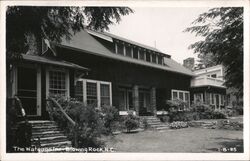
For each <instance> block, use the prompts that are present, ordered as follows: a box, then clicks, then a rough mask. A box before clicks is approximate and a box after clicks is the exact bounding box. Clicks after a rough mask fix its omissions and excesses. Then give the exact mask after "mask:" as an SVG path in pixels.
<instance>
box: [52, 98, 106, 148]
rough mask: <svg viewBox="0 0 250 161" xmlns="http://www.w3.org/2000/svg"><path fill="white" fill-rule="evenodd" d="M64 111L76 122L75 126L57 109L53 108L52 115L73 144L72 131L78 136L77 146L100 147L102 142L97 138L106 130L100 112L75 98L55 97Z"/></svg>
mask: <svg viewBox="0 0 250 161" xmlns="http://www.w3.org/2000/svg"><path fill="white" fill-rule="evenodd" d="M56 99H57V101H58V102H59V104H60V105H61V106H62V108H63V109H64V110H65V112H66V113H67V114H68V115H69V116H70V117H71V118H72V119H73V120H74V121H75V122H76V124H77V127H76V128H75V127H74V126H72V124H70V123H69V122H68V121H67V120H66V118H65V117H63V116H62V115H61V113H59V112H58V111H57V110H54V112H53V113H52V117H53V118H54V120H55V121H56V122H57V123H58V125H59V126H60V127H61V128H62V129H64V131H65V132H66V134H67V135H68V137H69V139H70V140H71V141H72V143H73V146H74V147H76V145H75V144H74V134H75V133H74V132H76V136H77V138H78V142H77V143H78V147H101V146H103V145H104V142H103V141H101V140H100V139H99V138H100V137H101V135H102V134H103V133H105V132H106V129H105V126H104V121H103V119H102V115H101V113H100V112H99V111H98V110H96V109H95V108H94V107H93V106H84V105H83V104H82V103H81V102H78V101H76V100H75V99H70V98H64V97H59V98H58V97H57V98H56Z"/></svg>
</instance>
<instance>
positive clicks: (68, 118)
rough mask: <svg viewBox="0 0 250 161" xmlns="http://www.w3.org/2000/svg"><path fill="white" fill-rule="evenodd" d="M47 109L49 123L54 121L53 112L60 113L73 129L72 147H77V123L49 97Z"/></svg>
mask: <svg viewBox="0 0 250 161" xmlns="http://www.w3.org/2000/svg"><path fill="white" fill-rule="evenodd" d="M46 101H47V107H48V113H49V117H50V120H51V121H54V118H53V112H57V111H60V113H61V114H62V115H63V117H64V118H66V120H67V121H68V122H69V123H70V124H71V125H72V126H73V127H74V130H73V132H74V145H75V147H78V136H77V130H78V126H77V123H76V122H75V121H74V120H73V119H72V118H71V117H70V116H69V115H68V114H67V113H66V112H65V110H64V109H63V108H62V106H61V105H60V104H59V103H58V102H57V101H56V100H55V99H54V98H51V97H49V98H48V99H47V100H46ZM49 102H51V103H52V104H53V105H54V106H51V104H50V103H49Z"/></svg>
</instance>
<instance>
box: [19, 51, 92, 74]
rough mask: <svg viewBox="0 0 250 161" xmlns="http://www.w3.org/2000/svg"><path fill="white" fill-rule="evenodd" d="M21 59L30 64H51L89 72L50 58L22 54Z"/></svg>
mask: <svg viewBox="0 0 250 161" xmlns="http://www.w3.org/2000/svg"><path fill="white" fill-rule="evenodd" d="M22 58H23V59H24V60H26V61H31V62H36V63H42V64H51V65H57V66H63V67H67V68H74V69H79V70H84V71H89V70H90V69H88V68H85V67H82V66H80V65H77V64H74V63H70V62H67V61H64V60H59V59H56V58H51V57H44V56H38V55H28V54H22Z"/></svg>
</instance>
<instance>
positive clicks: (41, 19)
mask: <svg viewBox="0 0 250 161" xmlns="http://www.w3.org/2000/svg"><path fill="white" fill-rule="evenodd" d="M132 12H133V10H132V9H130V8H128V7H41V6H37V7H36V6H32V7H30V6H10V7H8V8H7V12H6V44H7V45H6V48H7V53H11V54H13V53H26V52H27V51H28V50H33V51H35V50H36V49H37V48H39V45H40V43H38V41H39V40H41V39H42V38H46V39H48V40H50V41H56V42H60V41H61V39H62V37H66V39H70V37H71V36H72V34H75V33H76V32H78V31H80V30H82V29H83V28H84V27H86V28H90V29H95V30H108V29H109V28H108V26H109V25H111V24H113V23H119V22H120V21H121V16H125V15H128V14H129V13H132Z"/></svg>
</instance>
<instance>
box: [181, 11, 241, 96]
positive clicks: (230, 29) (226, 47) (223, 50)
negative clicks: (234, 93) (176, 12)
mask: <svg viewBox="0 0 250 161" xmlns="http://www.w3.org/2000/svg"><path fill="white" fill-rule="evenodd" d="M192 25H193V26H191V27H189V28H187V29H186V30H185V31H186V32H191V33H195V34H196V36H201V37H204V40H201V41H198V42H196V43H194V44H192V45H190V48H191V49H194V52H195V53H198V56H200V57H201V58H203V57H206V55H208V54H212V56H213V59H212V62H213V63H215V64H223V66H224V67H225V80H226V82H225V85H226V86H227V87H233V88H236V89H237V90H238V94H239V95H242V93H243V8H242V7H222V8H213V9H210V10H209V11H208V12H206V13H203V14H201V15H199V17H198V18H197V19H196V20H195V21H194V22H193V23H192Z"/></svg>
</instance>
